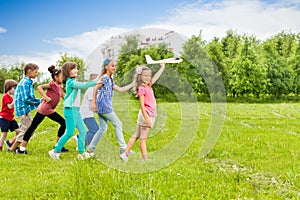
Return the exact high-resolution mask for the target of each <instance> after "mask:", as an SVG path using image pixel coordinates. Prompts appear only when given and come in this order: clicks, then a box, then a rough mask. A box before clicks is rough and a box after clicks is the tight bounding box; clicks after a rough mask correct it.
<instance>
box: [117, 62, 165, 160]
mask: <svg viewBox="0 0 300 200" xmlns="http://www.w3.org/2000/svg"><path fill="white" fill-rule="evenodd" d="M160 66H161V67H160V69H159V70H158V71H157V72H156V74H155V75H154V76H153V78H151V77H152V75H151V69H150V68H148V67H146V66H143V65H142V66H139V67H138V68H137V69H136V74H135V82H136V84H137V85H136V88H134V89H135V92H136V94H137V96H138V98H139V101H140V110H139V114H138V119H137V127H136V131H135V133H134V135H133V136H132V137H131V138H130V139H129V141H128V146H127V148H126V151H125V152H124V153H122V154H121V155H120V158H121V159H122V160H124V161H128V155H129V152H130V150H131V148H132V147H133V145H134V143H135V142H136V140H137V139H140V150H141V153H142V158H143V159H144V160H147V159H148V154H147V146H146V141H147V138H148V133H149V131H150V128H152V127H153V125H154V122H155V118H156V116H157V113H156V100H155V96H154V93H153V89H152V85H153V84H154V83H155V82H156V81H157V80H158V78H159V77H160V75H161V74H162V72H163V71H164V69H165V64H164V63H161V64H160Z"/></svg>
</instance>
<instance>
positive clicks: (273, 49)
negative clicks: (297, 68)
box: [262, 38, 291, 98]
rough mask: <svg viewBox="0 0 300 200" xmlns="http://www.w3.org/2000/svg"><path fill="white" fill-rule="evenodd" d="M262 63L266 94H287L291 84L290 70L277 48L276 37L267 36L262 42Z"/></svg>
mask: <svg viewBox="0 0 300 200" xmlns="http://www.w3.org/2000/svg"><path fill="white" fill-rule="evenodd" d="M262 51H263V52H262V54H263V56H262V57H263V59H262V61H263V64H264V65H265V66H266V69H267V79H268V80H269V84H268V85H267V92H268V94H271V95H274V96H275V97H277V98H278V97H280V96H281V95H282V94H288V93H289V88H290V85H291V72H290V70H289V67H288V65H287V59H286V58H284V57H283V56H282V54H281V50H279V49H278V40H277V38H269V39H267V40H266V41H265V42H264V43H263V44H262Z"/></svg>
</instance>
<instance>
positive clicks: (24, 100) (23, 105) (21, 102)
mask: <svg viewBox="0 0 300 200" xmlns="http://www.w3.org/2000/svg"><path fill="white" fill-rule="evenodd" d="M14 97H15V103H14V104H15V111H16V116H22V115H26V114H28V113H29V112H30V111H32V110H34V109H36V108H37V107H38V105H39V104H40V103H41V99H39V98H35V96H34V88H33V85H32V80H31V79H30V78H28V77H27V76H24V77H23V79H22V80H21V81H20V83H18V85H17V87H16V90H15V93H14Z"/></svg>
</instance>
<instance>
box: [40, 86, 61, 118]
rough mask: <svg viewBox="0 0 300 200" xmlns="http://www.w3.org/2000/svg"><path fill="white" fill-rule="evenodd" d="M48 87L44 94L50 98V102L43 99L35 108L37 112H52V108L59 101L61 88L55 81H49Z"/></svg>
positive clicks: (46, 113)
mask: <svg viewBox="0 0 300 200" xmlns="http://www.w3.org/2000/svg"><path fill="white" fill-rule="evenodd" d="M49 84H50V88H49V89H48V90H47V92H46V95H47V96H48V97H50V98H51V101H50V102H48V103H47V102H46V101H43V102H42V103H41V104H40V105H39V107H38V108H37V112H38V113H40V114H42V115H51V114H52V113H54V109H55V107H56V106H57V104H58V103H59V100H60V97H61V94H62V88H61V86H60V85H58V84H57V83H56V82H55V81H51V82H50V83H49Z"/></svg>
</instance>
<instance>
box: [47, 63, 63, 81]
mask: <svg viewBox="0 0 300 200" xmlns="http://www.w3.org/2000/svg"><path fill="white" fill-rule="evenodd" d="M48 71H49V72H50V73H51V77H52V79H53V80H54V81H55V76H58V75H59V74H60V73H61V70H60V69H56V68H55V66H54V65H51V66H50V67H48Z"/></svg>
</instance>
